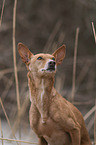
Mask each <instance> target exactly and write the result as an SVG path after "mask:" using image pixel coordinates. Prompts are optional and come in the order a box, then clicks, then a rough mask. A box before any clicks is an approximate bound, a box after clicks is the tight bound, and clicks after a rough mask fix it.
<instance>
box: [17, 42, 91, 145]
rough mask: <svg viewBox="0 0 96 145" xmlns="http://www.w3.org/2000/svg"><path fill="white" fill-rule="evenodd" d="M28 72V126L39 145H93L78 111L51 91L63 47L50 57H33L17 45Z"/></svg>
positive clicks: (63, 54) (20, 44)
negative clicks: (29, 102)
mask: <svg viewBox="0 0 96 145" xmlns="http://www.w3.org/2000/svg"><path fill="white" fill-rule="evenodd" d="M18 51H19V54H20V56H21V59H22V61H23V62H24V63H25V64H26V67H27V69H28V74H27V77H28V85H29V92H30V101H31V107H30V111H29V120H30V126H31V128H32V129H33V131H34V132H35V133H36V134H37V136H38V145H92V144H91V141H90V138H89V135H88V132H87V129H86V127H85V123H84V119H83V116H82V114H81V113H80V111H79V110H78V109H77V108H76V107H75V106H74V105H73V104H72V103H70V102H68V101H67V100H66V99H64V98H63V97H62V96H61V95H60V94H59V93H58V92H57V91H56V89H55V88H54V76H55V73H56V68H57V66H58V65H59V64H61V63H62V61H63V59H64V57H65V51H66V47H65V45H62V46H61V47H59V48H58V49H57V50H56V51H55V52H54V53H53V54H52V55H51V54H44V53H39V54H36V55H34V54H33V53H31V51H30V50H29V49H28V48H27V47H26V46H25V45H24V44H22V43H19V44H18Z"/></svg>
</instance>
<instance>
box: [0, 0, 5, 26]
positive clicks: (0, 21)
mask: <svg viewBox="0 0 96 145" xmlns="http://www.w3.org/2000/svg"><path fill="white" fill-rule="evenodd" d="M4 6H5V0H3V5H2V10H1V17H0V27H1V23H2V18H3V12H4Z"/></svg>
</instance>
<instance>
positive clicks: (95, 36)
mask: <svg viewBox="0 0 96 145" xmlns="http://www.w3.org/2000/svg"><path fill="white" fill-rule="evenodd" d="M92 29H93V34H94V39H95V43H96V33H95V27H94V23H93V22H92Z"/></svg>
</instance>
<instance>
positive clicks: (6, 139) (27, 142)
mask: <svg viewBox="0 0 96 145" xmlns="http://www.w3.org/2000/svg"><path fill="white" fill-rule="evenodd" d="M0 140H5V141H12V142H14V141H15V142H21V143H26V144H37V143H33V142H29V141H23V140H16V139H8V138H0Z"/></svg>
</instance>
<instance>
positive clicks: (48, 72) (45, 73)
mask: <svg viewBox="0 0 96 145" xmlns="http://www.w3.org/2000/svg"><path fill="white" fill-rule="evenodd" d="M39 72H40V73H41V74H42V75H48V74H50V75H51V74H55V73H56V69H51V68H48V69H43V68H42V69H40V71H39Z"/></svg>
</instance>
